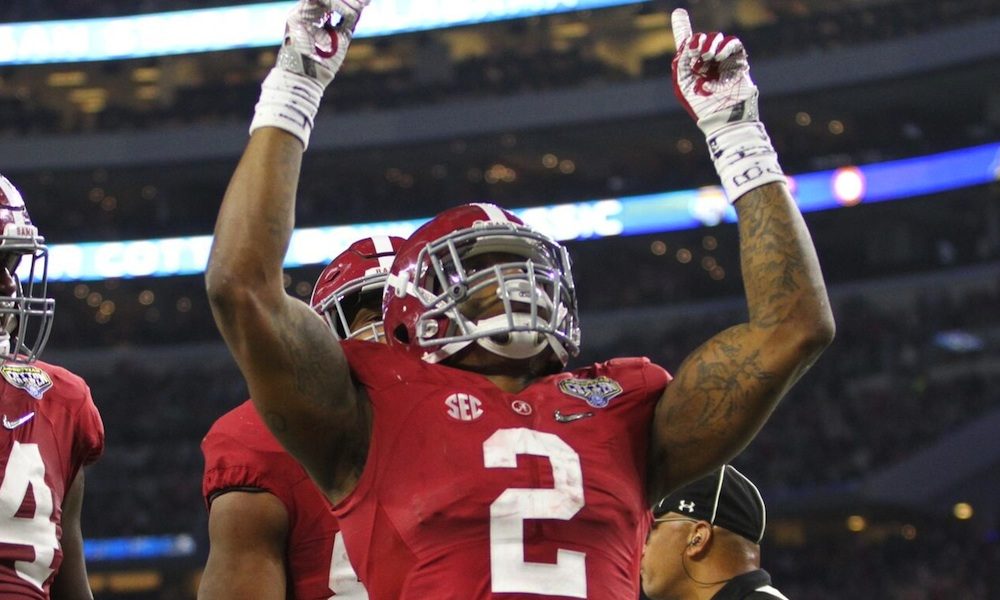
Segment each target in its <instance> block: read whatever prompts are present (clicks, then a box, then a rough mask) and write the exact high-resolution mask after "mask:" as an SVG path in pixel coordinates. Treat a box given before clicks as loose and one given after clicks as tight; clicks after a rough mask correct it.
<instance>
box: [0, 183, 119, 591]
mask: <svg viewBox="0 0 1000 600" xmlns="http://www.w3.org/2000/svg"><path fill="white" fill-rule="evenodd" d="M0 228H2V232H0V417H2V423H3V427H2V428H0V598H4V599H5V600H8V599H31V600H45V599H48V598H52V599H53V600H66V599H70V600H78V599H90V598H92V597H93V596H92V594H91V592H90V584H89V583H88V581H87V569H86V566H85V564H84V557H83V535H82V533H81V530H80V512H81V510H82V507H83V467H84V465H88V464H90V463H92V462H94V461H95V460H97V458H98V457H99V456H100V455H101V452H102V451H103V450H104V425H103V424H102V423H101V417H100V415H99V414H98V412H97V407H96V406H94V401H93V400H92V399H91V397H90V389H89V388H88V387H87V384H86V383H84V381H83V380H82V379H80V378H79V377H77V376H76V375H74V374H73V373H70V372H69V371H67V370H66V369H63V368H61V367H57V366H55V365H50V364H47V363H44V362H42V361H40V360H37V358H38V355H39V354H40V353H41V351H42V349H43V348H44V346H45V342H46V340H47V339H48V336H49V331H50V329H51V327H52V315H53V311H54V308H55V301H54V300H52V299H51V298H48V297H47V288H46V284H47V271H46V264H47V261H48V250H47V249H46V247H45V240H44V239H43V238H42V237H41V236H39V235H38V230H37V229H36V228H35V226H34V225H32V224H31V219H30V218H28V212H27V210H26V209H25V206H24V200H23V199H22V198H21V194H20V193H19V192H18V191H17V189H16V188H15V187H14V186H13V185H12V184H11V183H10V181H8V180H7V178H5V177H3V176H0Z"/></svg>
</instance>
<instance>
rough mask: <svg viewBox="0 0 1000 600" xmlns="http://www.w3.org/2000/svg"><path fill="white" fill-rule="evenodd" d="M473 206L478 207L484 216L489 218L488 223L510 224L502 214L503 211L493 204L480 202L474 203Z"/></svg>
mask: <svg viewBox="0 0 1000 600" xmlns="http://www.w3.org/2000/svg"><path fill="white" fill-rule="evenodd" d="M473 206H478V207H479V209H480V210H481V211H483V212H484V213H486V216H487V217H488V218H489V220H490V221H495V222H497V223H510V222H511V221H510V219H508V218H507V215H505V214H504V212H503V210H502V209H501V208H500V207H499V206H496V205H495V204H483V203H480V202H476V203H474V204H473Z"/></svg>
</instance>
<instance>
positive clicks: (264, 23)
mask: <svg viewBox="0 0 1000 600" xmlns="http://www.w3.org/2000/svg"><path fill="white" fill-rule="evenodd" d="M643 1H644V0H489V1H486V0H481V1H478V2H469V1H468V0H379V1H378V2H374V3H372V5H371V6H369V7H368V8H367V9H366V10H365V16H364V18H363V19H362V20H361V22H360V24H359V25H358V30H357V33H356V37H377V36H386V35H392V34H397V33H405V32H413V31H426V30H430V29H442V28H446V27H456V26H460V25H473V24H477V23H489V22H492V21H501V20H506V19H521V18H525V17H532V16H537V15H547V14H554V13H561V12H572V11H580V10H590V9H597V8H608V7H612V6H624V5H628V4H639V3H641V2H643ZM294 4H295V2H268V3H262V4H248V5H242V6H230V7H226V8H209V9H199V10H180V11H173V12H165V13H156V14H147V15H136V16H130V17H112V18H102V19H76V20H67V21H36V22H30V23H7V24H3V25H0V65H25V64H43V63H70V62H83V61H97V60H117V59H129V58H143V57H149V56H168V55H175V54H192V53H195V52H219V51H223V50H234V49H237V48H256V47H263V46H276V45H278V44H279V43H280V42H281V32H282V28H281V24H282V23H284V22H285V15H286V14H287V13H288V11H289V10H290V9H291V7H292V6H293V5H294ZM223 23H224V24H225V26H224V27H222V26H220V24H223Z"/></svg>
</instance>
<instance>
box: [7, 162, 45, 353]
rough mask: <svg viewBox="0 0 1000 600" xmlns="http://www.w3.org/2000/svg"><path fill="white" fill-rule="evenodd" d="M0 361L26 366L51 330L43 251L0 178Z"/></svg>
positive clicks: (19, 202)
mask: <svg viewBox="0 0 1000 600" xmlns="http://www.w3.org/2000/svg"><path fill="white" fill-rule="evenodd" d="M0 227H2V233H0V359H4V360H17V361H21V362H31V361H33V360H35V359H36V358H38V356H39V355H40V354H41V353H42V350H43V349H44V348H45V343H46V342H48V339H49V333H50V332H51V331H52V317H53V315H54V314H55V306H56V301H55V300H54V299H52V298H49V297H48V261H49V251H48V248H46V246H45V238H43V237H42V236H40V235H38V228H36V227H35V226H34V225H32V224H31V218H30V217H29V216H28V209H27V208H25V206H24V199H23V198H22V197H21V193H20V192H19V191H17V188H15V187H14V185H13V184H12V183H11V182H10V181H9V180H8V179H7V178H6V177H4V176H3V175H0Z"/></svg>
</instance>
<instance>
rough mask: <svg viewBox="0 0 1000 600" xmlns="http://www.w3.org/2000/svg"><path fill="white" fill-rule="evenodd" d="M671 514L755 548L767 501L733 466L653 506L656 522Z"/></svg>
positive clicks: (704, 478)
mask: <svg viewBox="0 0 1000 600" xmlns="http://www.w3.org/2000/svg"><path fill="white" fill-rule="evenodd" d="M672 507H677V508H672ZM668 512H673V513H679V514H682V515H685V516H689V517H692V518H694V519H698V520H700V521H701V520H703V521H708V522H709V523H711V524H712V525H718V526H719V527H723V528H725V529H728V530H729V531H732V532H733V533H737V534H739V535H741V536H743V537H745V538H747V539H748V540H750V541H751V542H753V543H755V544H759V543H760V540H761V538H762V537H763V536H764V526H765V510H764V499H763V498H761V496H760V492H759V491H757V486H755V485H754V484H753V482H752V481H750V480H749V479H747V478H746V476H745V475H743V474H742V473H740V472H739V471H737V470H736V469H735V468H733V467H732V466H730V465H725V466H724V467H722V468H721V469H718V470H716V471H715V472H714V473H712V474H710V475H708V476H706V477H703V478H702V479H699V480H697V481H694V482H692V483H689V484H688V485H686V486H684V487H682V488H681V489H679V490H677V491H676V492H674V493H673V494H670V495H668V496H665V497H664V498H661V499H660V501H659V502H657V503H656V504H655V505H654V506H653V516H654V517H656V518H660V517H661V516H663V515H664V514H666V513H668Z"/></svg>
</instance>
